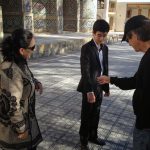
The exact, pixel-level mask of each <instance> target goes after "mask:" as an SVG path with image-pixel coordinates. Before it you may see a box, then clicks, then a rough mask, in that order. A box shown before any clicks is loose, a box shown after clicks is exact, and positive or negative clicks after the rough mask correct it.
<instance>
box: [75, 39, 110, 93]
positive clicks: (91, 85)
mask: <svg viewBox="0 0 150 150" xmlns="http://www.w3.org/2000/svg"><path fill="white" fill-rule="evenodd" d="M102 51H103V64H102V65H103V75H108V47H107V46H106V45H105V44H104V45H103V48H102ZM80 65H81V79H80V82H79V85H78V87H77V91H79V92H82V93H87V92H92V91H93V92H96V89H97V86H101V87H102V90H104V91H105V92H109V84H105V85H99V84H98V83H97V81H96V78H97V77H98V76H100V75H101V64H100V60H99V55H98V50H97V47H96V45H95V43H94V41H93V40H91V41H90V42H88V43H86V44H85V45H83V46H82V48H81V57H80Z"/></svg>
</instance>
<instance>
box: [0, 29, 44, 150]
mask: <svg viewBox="0 0 150 150" xmlns="http://www.w3.org/2000/svg"><path fill="white" fill-rule="evenodd" d="M34 49H35V39H34V36H33V34H32V33H31V32H30V31H27V30H24V29H16V30H15V31H14V32H13V33H12V34H11V35H10V36H8V37H7V38H5V39H4V40H3V42H2V50H1V53H2V56H3V62H2V63H1V64H0V147H1V148H2V149H4V150H5V149H7V150H9V149H10V150H36V147H37V145H38V144H39V143H40V142H41V141H42V136H41V132H40V129H39V126H38V123H37V119H36V116H35V90H37V91H39V93H40V94H41V93H42V84H41V83H40V82H39V81H38V80H36V79H35V78H34V76H33V74H32V72H31V70H30V69H29V67H28V63H27V59H28V58H29V57H30V56H31V54H32V53H33V51H34Z"/></svg>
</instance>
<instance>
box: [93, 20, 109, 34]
mask: <svg viewBox="0 0 150 150" xmlns="http://www.w3.org/2000/svg"><path fill="white" fill-rule="evenodd" d="M109 29H110V26H109V24H108V22H106V21H105V20H104V19H98V20H96V21H95V22H94V25H93V33H96V32H97V31H99V32H109Z"/></svg>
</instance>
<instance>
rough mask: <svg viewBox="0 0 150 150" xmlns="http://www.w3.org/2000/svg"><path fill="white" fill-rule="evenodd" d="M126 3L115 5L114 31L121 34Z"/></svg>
mask: <svg viewBox="0 0 150 150" xmlns="http://www.w3.org/2000/svg"><path fill="white" fill-rule="evenodd" d="M126 10H127V3H117V5H116V16H115V31H117V32H123V30H124V24H125V21H126Z"/></svg>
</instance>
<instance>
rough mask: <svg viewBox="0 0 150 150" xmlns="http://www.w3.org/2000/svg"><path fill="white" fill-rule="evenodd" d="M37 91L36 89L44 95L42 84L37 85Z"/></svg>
mask: <svg viewBox="0 0 150 150" xmlns="http://www.w3.org/2000/svg"><path fill="white" fill-rule="evenodd" d="M35 89H36V91H37V92H39V93H40V94H42V93H43V86H42V83H40V82H37V83H36V85H35Z"/></svg>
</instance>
